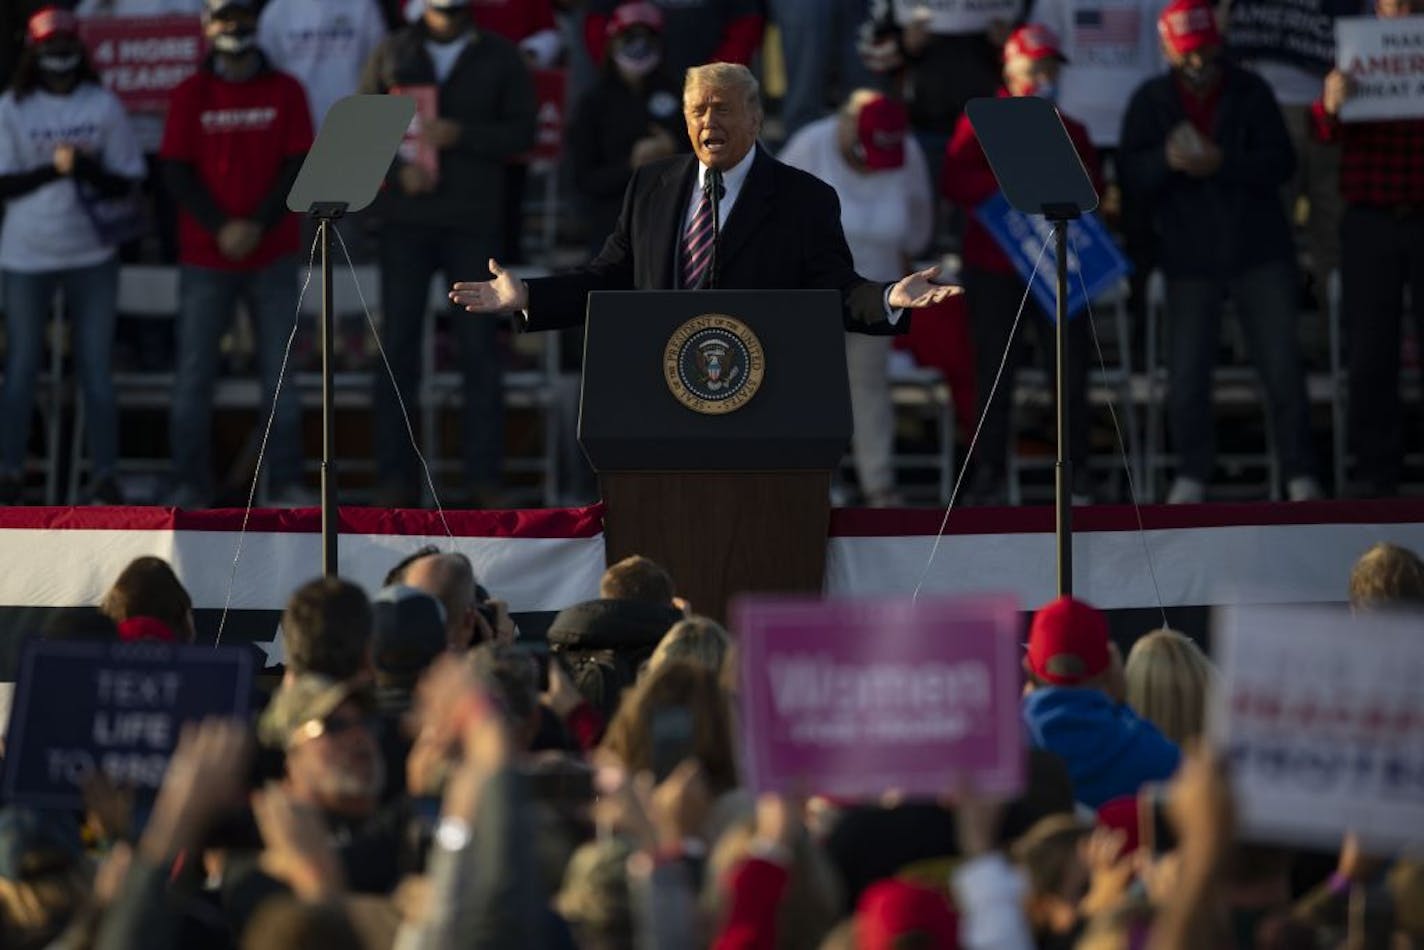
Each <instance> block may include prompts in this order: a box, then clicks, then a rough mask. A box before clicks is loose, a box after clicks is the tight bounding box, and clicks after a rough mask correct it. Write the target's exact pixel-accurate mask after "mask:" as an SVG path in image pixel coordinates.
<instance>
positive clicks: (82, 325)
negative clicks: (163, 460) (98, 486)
mask: <svg viewBox="0 0 1424 950" xmlns="http://www.w3.org/2000/svg"><path fill="white" fill-rule="evenodd" d="M56 290H63V291H64V302H65V309H66V310H67V311H68V312H69V319H70V320H71V321H72V323H73V335H72V337H73V346H74V364H75V370H76V372H77V373H78V375H79V387H80V392H81V393H83V396H84V413H85V416H86V418H87V420H88V421H87V424H86V425H85V435H86V436H88V439H89V455H90V460H91V463H92V466H93V472H94V475H93V477H94V479H95V480H98V479H100V478H106V477H108V476H111V475H113V474H114V464H115V461H116V459H117V457H118V444H119V437H118V431H119V418H118V407H117V406H116V405H115V402H114V379H113V375H112V367H111V365H110V354H111V352H112V350H113V344H114V320H115V313H116V309H117V304H118V295H119V262H118V259H117V258H111V259H110V260H107V261H105V262H104V263H102V264H95V265H93V266H92V267H78V268H75V269H73V270H57V271H39V272H35V273H21V272H18V271H9V270H7V271H6V272H5V313H6V314H7V326H8V329H9V354H8V356H7V358H6V360H5V390H4V397H3V399H4V413H5V419H4V422H3V430H0V432H3V435H0V464H3V467H4V470H5V472H6V473H7V474H12V475H18V474H20V472H21V470H22V469H23V468H24V464H25V448H26V446H27V445H28V444H29V441H30V415H31V414H32V413H33V411H34V407H35V380H36V378H37V377H38V375H39V369H40V359H41V357H42V355H43V353H44V339H45V326H46V325H47V324H48V323H49V318H50V313H51V309H52V306H53V302H54V294H55V291H56Z"/></svg>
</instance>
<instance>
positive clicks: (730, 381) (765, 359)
mask: <svg viewBox="0 0 1424 950" xmlns="http://www.w3.org/2000/svg"><path fill="white" fill-rule="evenodd" d="M850 431H851V415H850V389H849V384H848V382H847V378H846V364H845V330H844V326H843V323H842V318H841V297H840V294H838V293H836V292H835V291H825V290H809V291H736V290H716V291H660V292H648V291H643V292H610V293H594V294H590V295H589V312H588V324H587V332H586V334H585V342H584V371H583V392H582V401H581V404H580V408H579V441H580V443H581V444H582V445H583V448H584V451H585V452H586V453H587V455H588V458H589V461H590V463H591V464H592V465H593V468H594V470H595V471H596V472H598V474H599V482H600V485H601V487H602V491H603V500H604V505H605V507H606V522H605V527H604V541H605V544H606V547H607V557H608V561H609V563H612V562H614V561H617V560H620V559H622V558H624V557H627V556H628V555H631V554H643V555H646V556H648V557H650V558H652V559H653V560H655V561H657V562H658V563H660V564H662V565H663V566H665V567H666V568H667V569H668V570H669V571H670V572H671V573H672V576H673V580H674V581H675V582H676V584H677V588H678V592H679V593H680V594H681V595H682V596H684V597H686V598H687V599H688V600H690V601H691V602H692V606H693V609H694V610H695V611H697V612H698V613H700V614H704V615H706V616H710V617H714V618H716V619H717V620H725V618H726V611H727V604H728V601H729V600H730V599H731V598H732V597H733V596H734V595H736V594H739V593H743V592H747V591H784V592H802V593H804V592H819V591H820V590H821V586H822V579H823V575H824V573H825V564H826V533H827V530H828V528H829V521H830V473H831V471H832V469H834V468H835V466H836V465H838V464H839V463H840V460H841V458H842V457H843V455H844V453H845V450H846V446H847V444H848V443H849V441H850Z"/></svg>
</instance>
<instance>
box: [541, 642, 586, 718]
mask: <svg viewBox="0 0 1424 950" xmlns="http://www.w3.org/2000/svg"><path fill="white" fill-rule="evenodd" d="M539 701H540V702H542V703H543V704H544V705H545V706H548V707H549V709H551V710H552V711H553V713H554V715H556V716H558V717H559V718H560V719H567V718H568V717H569V713H571V712H573V711H574V710H575V709H577V708H578V707H580V706H582V705H583V704H584V703H586V702H587V701H588V700H586V699H585V698H584V695H583V693H580V692H579V690H578V687H577V686H576V685H574V680H573V677H572V676H570V675H569V674H568V671H567V670H565V669H564V665H563V664H562V663H560V662H558V661H557V660H555V659H554V658H552V657H550V658H549V688H548V689H546V690H545V691H544V692H543V693H542V694H540V696H539Z"/></svg>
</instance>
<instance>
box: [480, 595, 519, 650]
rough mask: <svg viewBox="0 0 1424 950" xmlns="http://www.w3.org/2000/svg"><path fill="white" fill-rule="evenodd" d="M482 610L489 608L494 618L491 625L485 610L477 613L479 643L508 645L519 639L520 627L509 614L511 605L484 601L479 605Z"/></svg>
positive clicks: (496, 601) (500, 601)
mask: <svg viewBox="0 0 1424 950" xmlns="http://www.w3.org/2000/svg"><path fill="white" fill-rule="evenodd" d="M479 606H480V607H481V608H488V610H489V612H490V613H491V614H493V616H494V622H493V623H491V622H490V620H489V618H488V617H487V616H486V615H485V612H484V610H477V611H476V612H475V627H476V628H477V629H478V631H479V636H478V637H477V639H476V641H475V642H477V643H495V644H500V645H507V644H510V643H513V642H514V641H515V640H517V639H519V626H518V625H517V624H516V623H515V622H514V617H513V616H511V615H510V613H509V603H508V602H507V601H503V600H495V599H493V598H491V599H490V600H486V601H483V602H481V603H480V604H479Z"/></svg>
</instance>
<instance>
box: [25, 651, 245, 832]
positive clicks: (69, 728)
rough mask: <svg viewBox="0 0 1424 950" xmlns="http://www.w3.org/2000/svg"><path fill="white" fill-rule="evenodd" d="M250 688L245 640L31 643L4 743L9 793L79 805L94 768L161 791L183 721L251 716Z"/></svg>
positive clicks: (37, 801) (29, 800) (45, 803)
mask: <svg viewBox="0 0 1424 950" xmlns="http://www.w3.org/2000/svg"><path fill="white" fill-rule="evenodd" d="M251 689H252V656H251V651H250V650H248V649H247V648H245V647H233V648H226V647H224V648H213V647H197V646H172V645H168V644H157V643H133V644H106V643H46V642H37V643H31V644H30V645H29V646H27V647H26V649H25V651H24V653H23V655H22V656H21V658H20V672H19V677H18V682H17V686H16V690H15V704H14V710H13V713H12V715H11V717H10V731H9V735H8V737H7V739H6V744H5V753H6V754H5V777H4V789H5V797H6V798H7V799H8V800H10V801H14V802H19V803H22V804H29V805H37V806H41V807H68V806H73V805H78V804H80V786H81V785H82V783H83V781H84V779H85V777H86V776H87V775H89V774H90V773H91V772H93V771H95V770H100V771H103V772H104V773H106V774H107V775H108V776H109V777H110V778H111V779H113V780H114V781H115V782H116V783H119V784H122V785H127V786H130V787H132V788H134V789H135V790H137V791H139V792H140V793H142V792H145V791H156V790H157V789H158V786H159V784H160V783H161V782H162V780H163V773H164V771H165V770H166V769H167V768H168V758H169V756H170V755H171V754H172V752H173V747H174V745H176V744H177V742H178V732H179V730H180V729H181V728H182V726H183V723H185V722H189V721H192V720H198V719H203V718H205V717H208V716H224V717H236V718H242V719H245V718H246V717H247V714H248V705H249V702H250V693H251Z"/></svg>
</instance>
